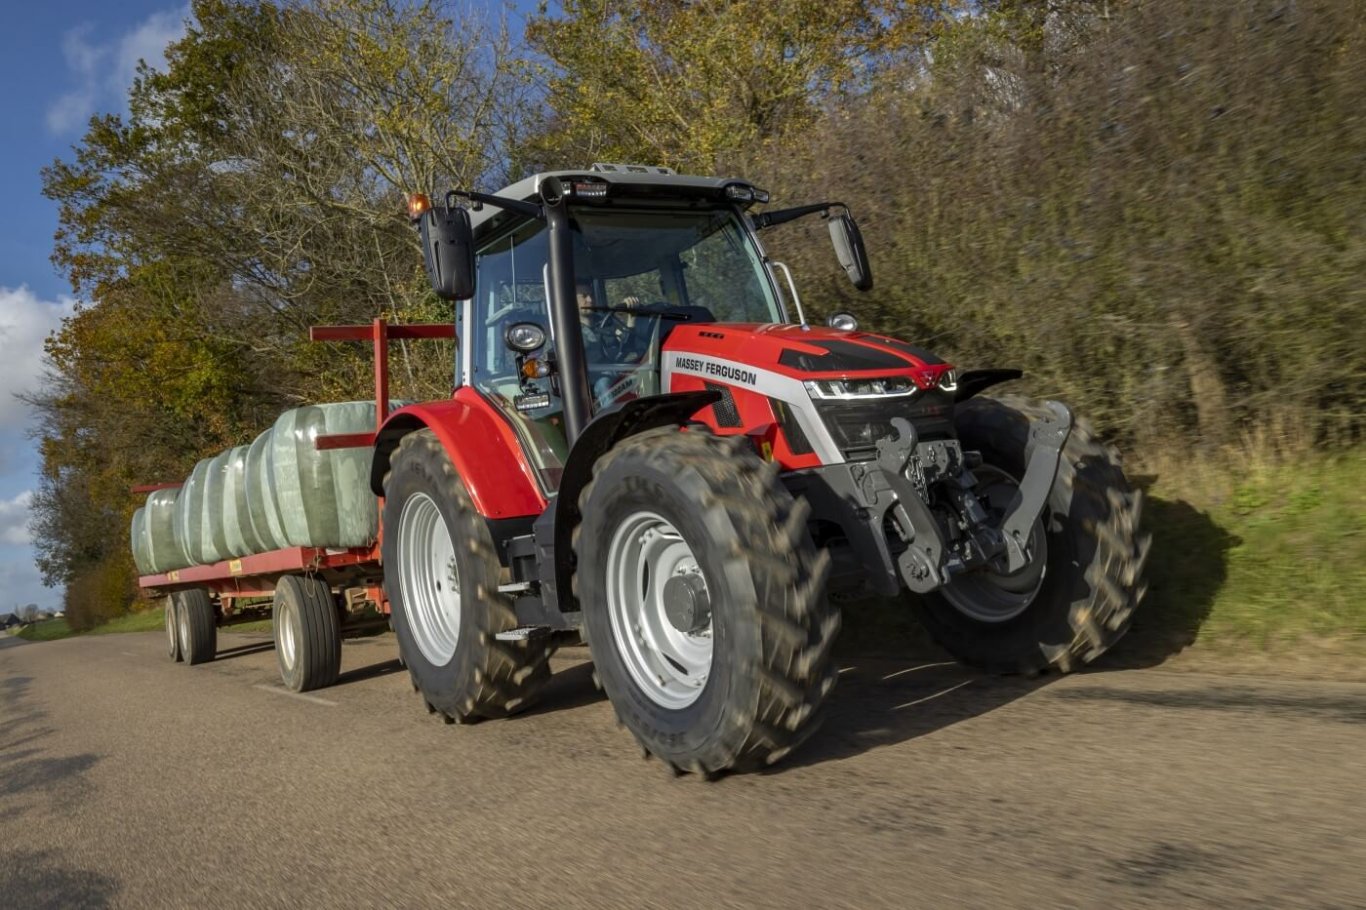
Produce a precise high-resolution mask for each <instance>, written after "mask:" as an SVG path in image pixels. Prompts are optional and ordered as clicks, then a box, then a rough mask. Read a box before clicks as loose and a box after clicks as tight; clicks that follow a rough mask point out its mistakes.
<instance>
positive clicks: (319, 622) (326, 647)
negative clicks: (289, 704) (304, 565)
mask: <svg viewBox="0 0 1366 910" xmlns="http://www.w3.org/2000/svg"><path fill="white" fill-rule="evenodd" d="M271 626H272V627H273V629H274V632H275V662H276V664H277V665H278V666H279V668H280V679H281V680H283V681H284V684H285V686H286V687H287V688H289V689H292V690H293V691H295V692H307V691H308V690H310V689H321V688H324V687H326V686H330V685H332V684H333V683H334V682H336V681H337V674H338V673H339V672H340V671H341V621H340V619H339V618H338V616H337V603H336V601H335V600H334V599H333V597H332V588H331V587H330V586H329V585H328V584H327V582H325V581H323V580H322V579H321V578H317V577H311V576H304V575H286V576H285V577H284V578H281V579H280V581H279V582H278V583H277V584H276V585H275V601H274V603H273V604H272V605H271Z"/></svg>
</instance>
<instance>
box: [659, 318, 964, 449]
mask: <svg viewBox="0 0 1366 910" xmlns="http://www.w3.org/2000/svg"><path fill="white" fill-rule="evenodd" d="M663 351H664V354H665V355H666V358H665V359H666V360H668V359H669V358H668V357H667V355H669V354H675V355H679V356H684V357H685V356H686V355H689V354H695V355H700V356H702V357H708V358H714V359H715V360H721V361H725V362H726V363H727V364H728V365H733V366H735V367H738V368H743V367H754V368H755V369H754V371H752V373H753V375H750V376H746V371H744V370H743V369H740V370H739V371H738V373H736V371H732V373H735V375H727V373H725V372H717V373H711V374H706V375H699V374H698V372H697V371H694V372H680V371H678V370H675V371H674V372H673V373H672V375H671V378H670V382H669V388H668V391H671V392H685V391H695V390H701V389H705V388H706V387H707V386H708V385H713V386H717V385H719V386H725V387H727V388H728V389H729V390H730V394H731V399H732V401H733V402H734V407H735V411H736V412H737V413H738V423H739V426H735V425H734V424H735V423H736V422H737V421H736V420H735V419H733V418H732V419H731V420H730V421H729V424H730V425H729V426H727V425H723V424H724V423H725V421H722V420H721V419H720V418H719V417H718V414H717V410H716V406H712V407H709V408H706V409H705V410H703V411H701V412H700V413H699V414H698V415H697V419H698V420H700V421H701V422H702V423H705V424H707V425H708V426H710V427H711V428H712V429H713V430H714V431H715V432H717V433H718V434H722V435H726V434H744V435H747V436H750V437H751V438H752V439H753V440H754V442H755V446H756V448H758V449H759V451H760V452H761V453H763V454H764V455H765V457H767V458H770V459H771V460H773V461H776V462H778V463H779V464H780V465H782V467H783V468H784V469H786V470H798V469H801V468H810V467H816V466H818V465H820V464H822V460H821V458H820V456H819V455H818V454H815V453H810V452H803V453H797V452H794V451H793V450H792V447H791V446H790V445H789V443H788V440H787V438H786V436H785V434H784V433H783V432H782V430H781V428H780V427H779V420H778V415H776V414H775V413H774V408H773V405H772V404H771V403H770V400H769V399H770V397H777V398H780V399H781V398H784V397H785V396H784V395H783V394H782V393H781V392H779V393H777V394H775V387H777V386H783V385H789V386H790V384H791V383H794V382H795V383H800V382H802V381H805V380H812V379H868V378H882V377H892V376H905V377H908V378H909V379H910V380H911V381H912V382H913V383H915V385H916V386H917V387H918V388H920V389H922V390H928V389H933V388H935V387H936V386H937V385H938V384H939V382H940V379H941V378H942V377H943V375H944V374H945V373H947V372H948V371H949V370H952V369H953V366H952V365H951V364H947V363H944V362H943V361H941V360H940V359H939V358H937V357H935V356H934V355H933V354H931V353H929V352H928V351H924V350H922V349H920V348H917V347H914V346H913V345H909V344H907V343H905V342H903V341H898V340H897V339H895V338H888V337H886V336H883V335H873V334H870V333H867V332H846V331H841V330H838V329H831V328H826V327H824V326H809V327H807V328H803V327H802V326H798V325H783V324H772V325H759V324H739V323H715V324H707V323H693V324H685V325H680V326H678V327H676V328H675V329H673V331H672V332H671V333H670V334H669V337H668V339H667V341H666V342H665V344H664V346H663ZM708 366H710V365H708ZM805 397H806V393H805V392H804V391H802V392H800V393H798V394H793V395H790V396H786V400H789V401H792V400H800V399H802V398H805Z"/></svg>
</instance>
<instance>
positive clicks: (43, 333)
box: [0, 285, 76, 428]
mask: <svg viewBox="0 0 1366 910" xmlns="http://www.w3.org/2000/svg"><path fill="white" fill-rule="evenodd" d="M75 308H76V301H74V300H72V299H71V298H70V297H63V298H62V299H61V300H40V299H38V297H37V295H35V294H34V293H33V292H32V291H30V290H29V289H28V288H27V287H25V286H22V285H21V286H20V287H17V288H7V287H0V427H5V428H11V427H15V426H16V425H17V424H19V423H22V422H24V421H25V420H26V419H27V417H28V407H27V406H26V405H25V404H24V403H23V402H22V401H20V400H19V399H18V398H17V397H16V396H17V395H19V394H20V393H24V392H32V391H35V390H36V389H37V388H38V385H39V380H40V378H41V377H42V372H43V341H44V340H45V339H46V338H47V336H48V333H50V332H51V331H52V330H53V329H55V328H57V327H58V326H59V325H61V322H62V318H63V317H65V316H69V315H71V313H72V312H73V311H74V310H75Z"/></svg>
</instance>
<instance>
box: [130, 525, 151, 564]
mask: <svg viewBox="0 0 1366 910" xmlns="http://www.w3.org/2000/svg"><path fill="white" fill-rule="evenodd" d="M128 539H129V542H131V543H132V545H133V565H135V566H137V567H138V574H139V575H151V574H152V554H151V553H149V552H147V513H146V511H145V509H138V510H137V511H136V512H134V513H133V523H132V527H130V528H129V529H128Z"/></svg>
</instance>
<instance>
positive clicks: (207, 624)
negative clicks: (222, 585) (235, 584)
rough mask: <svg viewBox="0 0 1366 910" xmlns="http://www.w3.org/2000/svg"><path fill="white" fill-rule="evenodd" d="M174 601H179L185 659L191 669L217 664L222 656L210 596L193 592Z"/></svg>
mask: <svg viewBox="0 0 1366 910" xmlns="http://www.w3.org/2000/svg"><path fill="white" fill-rule="evenodd" d="M171 597H172V598H173V599H176V600H178V601H179V603H178V604H176V607H175V612H176V630H177V637H178V638H179V639H180V654H181V658H182V659H183V660H184V661H185V663H187V664H189V665H190V666H194V665H195V664H203V663H208V662H209V661H211V660H213V658H214V655H215V654H216V653H218V623H217V618H216V617H215V616H214V612H213V601H212V600H211V599H210V598H209V592H208V591H207V590H205V589H204V588H190V589H189V590H187V591H177V592H176V593H175V594H173V595H171Z"/></svg>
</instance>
